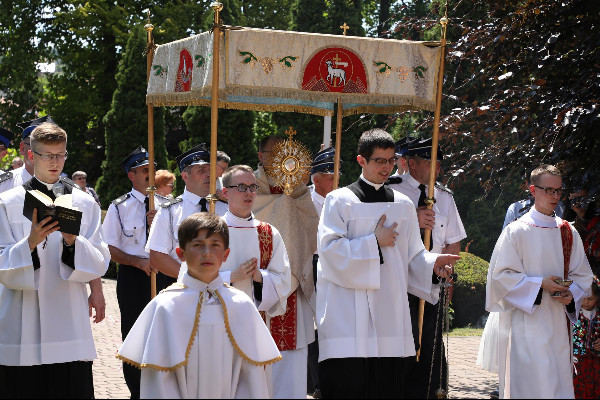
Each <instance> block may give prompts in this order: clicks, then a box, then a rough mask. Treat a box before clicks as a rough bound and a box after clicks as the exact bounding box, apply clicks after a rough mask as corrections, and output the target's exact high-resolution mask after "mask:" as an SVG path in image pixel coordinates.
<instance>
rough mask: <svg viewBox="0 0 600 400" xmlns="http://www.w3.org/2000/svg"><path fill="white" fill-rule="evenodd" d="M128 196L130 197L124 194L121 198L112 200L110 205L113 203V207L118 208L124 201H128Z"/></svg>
mask: <svg viewBox="0 0 600 400" xmlns="http://www.w3.org/2000/svg"><path fill="white" fill-rule="evenodd" d="M130 196H131V194H129V193H125V194H124V195H123V196H121V197H118V198H116V199H114V200H113V201H112V203H113V204H114V205H115V206H118V205H119V204H121V203H122V202H124V201H125V200H127V199H128V198H129V197H130Z"/></svg>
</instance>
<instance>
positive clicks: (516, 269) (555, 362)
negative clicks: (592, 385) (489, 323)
mask: <svg viewBox="0 0 600 400" xmlns="http://www.w3.org/2000/svg"><path fill="white" fill-rule="evenodd" d="M529 190H530V192H531V195H532V196H533V197H534V198H535V203H534V205H533V207H532V208H531V209H530V210H529V211H528V212H527V213H526V214H525V215H523V216H522V217H521V218H519V219H518V220H517V221H514V222H512V223H510V224H509V225H508V226H507V227H506V228H505V229H504V230H503V231H502V234H501V235H500V237H499V238H498V241H497V242H496V246H495V247H494V252H493V253H492V258H491V260H490V266H489V270H488V277H487V287H486V291H487V292H486V310H487V311H490V312H492V311H497V312H499V321H498V332H499V339H498V352H499V354H498V375H499V379H500V398H554V399H558V398H565V399H567V398H571V399H572V398H574V390H573V363H572V352H571V323H575V322H577V319H578V313H579V310H580V306H581V303H582V301H583V299H584V298H585V297H586V296H587V295H588V294H589V292H590V287H591V284H592V276H593V275H592V271H591V270H590V266H589V263H588V261H587V258H586V256H585V252H584V249H583V244H582V242H581V238H580V237H579V234H578V233H577V231H576V230H575V228H574V227H573V226H572V225H571V224H569V223H568V222H567V221H564V220H562V219H561V218H558V217H557V216H556V214H555V211H554V210H555V209H556V206H557V204H558V201H559V199H560V196H561V194H562V177H561V173H560V171H559V170H558V168H556V167H554V166H552V165H541V166H539V167H538V168H536V169H534V170H533V172H532V173H531V185H530V186H529ZM569 284H570V286H569Z"/></svg>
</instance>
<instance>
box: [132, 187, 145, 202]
mask: <svg viewBox="0 0 600 400" xmlns="http://www.w3.org/2000/svg"><path fill="white" fill-rule="evenodd" d="M129 193H131V195H132V196H133V197H135V198H136V199H137V200H139V201H141V202H142V203H143V202H144V200H145V199H146V195H144V194H142V193H141V192H139V191H137V190H135V189H133V188H132V189H131V192H129Z"/></svg>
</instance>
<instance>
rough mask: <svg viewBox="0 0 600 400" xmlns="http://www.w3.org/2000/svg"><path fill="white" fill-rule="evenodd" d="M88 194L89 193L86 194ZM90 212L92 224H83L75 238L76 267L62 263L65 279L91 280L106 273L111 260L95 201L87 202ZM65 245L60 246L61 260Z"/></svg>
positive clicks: (75, 280) (61, 267) (62, 273)
mask: <svg viewBox="0 0 600 400" xmlns="http://www.w3.org/2000/svg"><path fill="white" fill-rule="evenodd" d="M86 196H87V195H86ZM86 205H87V206H88V209H87V210H85V211H86V212H88V213H90V216H91V218H90V224H89V225H88V226H87V229H86V227H85V226H84V225H83V224H82V232H80V234H79V236H77V238H76V239H75V269H72V268H70V267H68V266H66V265H65V264H63V263H62V261H61V262H60V263H59V264H60V275H61V277H62V278H63V279H64V280H68V281H73V282H83V283H85V282H89V281H91V280H94V279H96V278H99V277H101V276H102V275H104V273H106V270H107V269H108V264H109V262H110V252H109V250H108V245H107V244H106V243H105V242H104V240H103V238H102V225H101V224H100V221H101V214H100V207H99V206H98V204H97V203H96V202H95V201H94V202H93V203H92V202H88V203H86ZM83 230H84V231H83ZM62 252H63V246H60V252H59V260H60V259H61V257H62Z"/></svg>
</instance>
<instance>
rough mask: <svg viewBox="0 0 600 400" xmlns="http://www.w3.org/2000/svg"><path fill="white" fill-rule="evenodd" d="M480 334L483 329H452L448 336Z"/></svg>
mask: <svg viewBox="0 0 600 400" xmlns="http://www.w3.org/2000/svg"><path fill="white" fill-rule="evenodd" d="M482 333H483V329H477V328H469V327H467V328H456V329H452V330H451V331H450V335H449V336H481V334H482ZM444 335H445V334H444Z"/></svg>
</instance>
